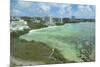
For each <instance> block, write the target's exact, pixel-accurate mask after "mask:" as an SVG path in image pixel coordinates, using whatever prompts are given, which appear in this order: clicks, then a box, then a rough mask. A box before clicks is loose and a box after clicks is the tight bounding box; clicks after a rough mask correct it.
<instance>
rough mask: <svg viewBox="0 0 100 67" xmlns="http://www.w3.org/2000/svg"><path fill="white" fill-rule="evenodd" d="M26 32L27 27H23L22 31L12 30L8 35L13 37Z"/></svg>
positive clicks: (27, 30)
mask: <svg viewBox="0 0 100 67" xmlns="http://www.w3.org/2000/svg"><path fill="white" fill-rule="evenodd" d="M28 32H29V29H24V30H22V31H13V32H11V33H10V36H11V37H14V38H15V37H19V36H20V35H23V34H25V33H28Z"/></svg>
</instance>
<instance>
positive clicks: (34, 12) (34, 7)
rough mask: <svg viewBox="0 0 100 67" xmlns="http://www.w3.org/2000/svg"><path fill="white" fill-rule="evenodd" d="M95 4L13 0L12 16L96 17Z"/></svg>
mask: <svg viewBox="0 0 100 67" xmlns="http://www.w3.org/2000/svg"><path fill="white" fill-rule="evenodd" d="M95 8H96V6H95V5H80V4H66V3H65V4H64V3H47V2H46V3H44V2H32V1H16V0H11V16H53V17H68V18H71V17H72V16H75V17H76V18H85V19H94V18H95V12H96V11H95Z"/></svg>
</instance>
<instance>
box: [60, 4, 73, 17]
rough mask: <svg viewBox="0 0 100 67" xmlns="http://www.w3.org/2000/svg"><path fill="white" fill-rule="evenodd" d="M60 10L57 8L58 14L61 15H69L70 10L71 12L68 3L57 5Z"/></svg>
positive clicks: (70, 13)
mask: <svg viewBox="0 0 100 67" xmlns="http://www.w3.org/2000/svg"><path fill="white" fill-rule="evenodd" d="M59 8H60V10H59V14H60V15H61V16H63V17H71V15H72V12H71V9H72V7H71V5H69V4H64V5H60V6H59Z"/></svg>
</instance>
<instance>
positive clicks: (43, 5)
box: [38, 3, 51, 13]
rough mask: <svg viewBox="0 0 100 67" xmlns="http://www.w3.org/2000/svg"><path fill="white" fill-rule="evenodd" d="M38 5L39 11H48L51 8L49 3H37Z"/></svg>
mask: <svg viewBox="0 0 100 67" xmlns="http://www.w3.org/2000/svg"><path fill="white" fill-rule="evenodd" d="M38 6H39V8H40V12H43V13H44V12H45V13H46V12H50V9H51V7H50V5H48V4H46V3H38Z"/></svg>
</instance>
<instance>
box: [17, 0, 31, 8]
mask: <svg viewBox="0 0 100 67" xmlns="http://www.w3.org/2000/svg"><path fill="white" fill-rule="evenodd" d="M32 5H33V2H26V1H17V6H16V7H19V8H30V7H31V6H32Z"/></svg>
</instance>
